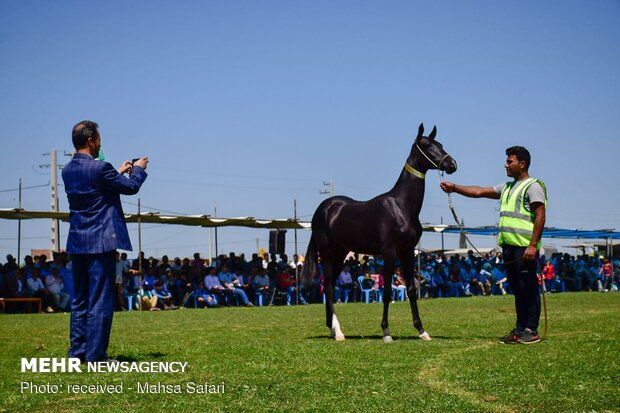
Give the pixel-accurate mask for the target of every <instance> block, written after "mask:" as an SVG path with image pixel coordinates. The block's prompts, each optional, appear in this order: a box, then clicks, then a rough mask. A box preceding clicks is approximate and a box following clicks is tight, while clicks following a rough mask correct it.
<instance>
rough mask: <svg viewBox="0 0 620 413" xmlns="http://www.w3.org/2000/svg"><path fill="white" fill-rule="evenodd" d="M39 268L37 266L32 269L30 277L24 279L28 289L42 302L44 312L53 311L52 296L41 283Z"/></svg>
mask: <svg viewBox="0 0 620 413" xmlns="http://www.w3.org/2000/svg"><path fill="white" fill-rule="evenodd" d="M40 275H41V270H40V269H39V268H33V269H32V278H28V280H27V281H26V285H27V286H28V291H29V292H30V294H31V295H32V296H33V297H34V298H40V299H41V301H42V302H43V307H44V308H45V312H47V313H53V312H54V309H53V308H52V306H53V305H54V298H53V297H52V295H51V294H50V291H49V290H48V289H47V287H45V285H43V281H41V278H40Z"/></svg>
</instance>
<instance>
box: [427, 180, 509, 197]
mask: <svg viewBox="0 0 620 413" xmlns="http://www.w3.org/2000/svg"><path fill="white" fill-rule="evenodd" d="M439 186H440V187H441V189H443V191H444V192H446V193H452V192H455V193H457V194H459V195H463V196H467V197H469V198H490V199H499V197H500V194H498V193H497V192H495V189H494V188H493V187H492V186H488V187H482V186H464V185H457V184H455V183H454V182H448V181H441V183H440V184H439Z"/></svg>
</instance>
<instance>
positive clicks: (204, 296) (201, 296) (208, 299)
mask: <svg viewBox="0 0 620 413" xmlns="http://www.w3.org/2000/svg"><path fill="white" fill-rule="evenodd" d="M194 297H195V299H196V301H197V302H198V303H199V304H201V305H203V306H204V308H205V309H207V308H209V307H217V301H215V297H214V296H213V295H212V294H209V292H208V291H207V289H206V288H205V283H204V281H200V282H199V283H198V287H197V288H196V289H195V290H194Z"/></svg>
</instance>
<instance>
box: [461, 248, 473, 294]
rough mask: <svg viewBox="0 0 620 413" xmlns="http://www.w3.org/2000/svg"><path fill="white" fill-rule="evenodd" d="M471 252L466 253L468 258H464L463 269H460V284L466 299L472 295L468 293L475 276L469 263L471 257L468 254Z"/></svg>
mask: <svg viewBox="0 0 620 413" xmlns="http://www.w3.org/2000/svg"><path fill="white" fill-rule="evenodd" d="M470 252H472V251H471V250H470V251H468V252H467V253H468V256H467V258H465V262H466V264H465V267H464V268H462V269H461V282H462V283H463V291H464V292H465V296H466V297H470V296H472V295H473V294H472V293H471V291H470V288H471V285H472V282H473V280H474V276H475V275H476V271H475V270H474V269H473V267H472V266H471V264H470V262H471V261H472V260H473V257H472V256H471V255H470V254H469V253H470Z"/></svg>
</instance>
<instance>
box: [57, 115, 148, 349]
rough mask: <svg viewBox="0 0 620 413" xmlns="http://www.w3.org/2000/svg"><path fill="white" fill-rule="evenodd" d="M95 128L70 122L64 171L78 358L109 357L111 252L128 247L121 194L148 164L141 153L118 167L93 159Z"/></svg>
mask: <svg viewBox="0 0 620 413" xmlns="http://www.w3.org/2000/svg"><path fill="white" fill-rule="evenodd" d="M98 128H99V125H97V124H96V123H95V122H91V121H82V122H80V123H78V124H77V125H75V126H74V127H73V136H72V137H73V146H74V147H75V149H76V151H77V152H76V154H75V155H74V156H73V159H72V160H71V162H69V163H68V164H67V165H66V166H65V167H64V168H63V170H62V179H63V181H64V184H65V191H66V193H67V198H68V199H69V210H70V218H69V221H70V228H69V236H68V238H67V252H68V253H69V254H71V261H72V268H73V283H74V286H73V287H74V291H73V297H74V298H73V302H72V303H71V333H70V339H71V347H69V357H77V358H79V359H81V360H82V361H107V360H110V358H109V357H108V355H107V353H106V351H107V348H108V343H109V341H110V329H111V327H112V315H113V313H114V287H115V286H114V283H115V274H116V258H115V253H116V249H117V248H120V249H124V250H129V251H131V242H130V240H129V234H128V232H127V226H126V224H125V217H124V214H123V208H122V206H121V198H120V195H121V194H123V195H133V194H136V193H137V192H138V190H139V189H140V186H141V185H142V183H143V182H144V180H145V179H146V176H147V174H146V172H145V169H146V166H147V164H148V158H140V159H139V160H137V161H136V162H135V163H134V164H133V165H132V163H131V162H129V161H125V162H123V164H122V165H121V167H120V168H119V169H118V170H116V169H115V168H114V167H113V166H112V165H111V164H110V163H108V162H104V161H102V160H97V159H96V158H98V157H99V151H100V149H101V135H100V134H99V130H98ZM124 173H128V174H129V176H124V175H123V174H124Z"/></svg>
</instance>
